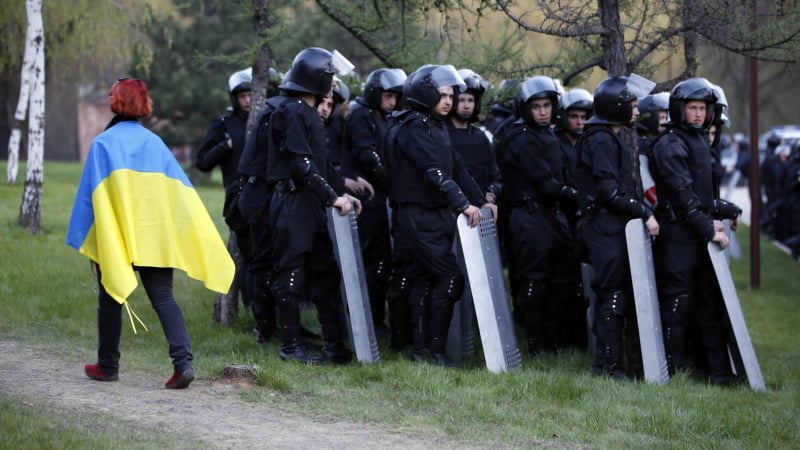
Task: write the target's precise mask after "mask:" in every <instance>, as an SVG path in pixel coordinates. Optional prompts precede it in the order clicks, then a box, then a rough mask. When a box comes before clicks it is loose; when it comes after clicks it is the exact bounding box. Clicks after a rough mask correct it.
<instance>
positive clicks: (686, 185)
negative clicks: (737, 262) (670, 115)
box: [652, 126, 741, 384]
mask: <svg viewBox="0 0 800 450" xmlns="http://www.w3.org/2000/svg"><path fill="white" fill-rule="evenodd" d="M711 163H712V158H711V149H710V147H709V144H708V135H707V133H706V132H705V131H704V130H702V129H695V128H689V127H686V126H670V127H669V129H668V130H667V132H665V133H664V134H662V135H661V136H659V138H658V139H657V140H656V142H655V144H654V147H653V163H652V168H653V172H654V173H653V175H654V179H655V181H656V189H657V190H658V202H659V203H658V208H657V211H656V217H657V218H658V222H659V224H660V225H661V231H660V233H659V238H658V240H657V241H656V243H655V247H654V250H655V252H654V254H655V263H656V275H657V278H658V289H659V300H660V303H661V320H662V322H663V324H664V347H665V350H666V353H667V361H668V366H669V369H670V372H671V373H675V371H676V370H680V369H682V368H683V367H684V366H685V360H686V353H685V351H686V349H685V345H686V330H687V325H688V321H689V318H690V315H691V314H692V313H694V314H695V316H696V317H695V318H696V320H697V322H698V324H699V328H700V330H701V333H702V337H701V339H702V345H703V348H704V350H705V353H706V355H707V359H708V361H707V362H708V370H709V375H710V377H711V381H712V382H714V383H720V384H727V383H729V382H730V378H731V373H730V365H729V363H728V355H727V349H726V346H725V341H724V337H723V329H722V322H721V318H722V317H724V310H723V309H722V308H724V305H723V303H722V302H721V301H720V294H719V287H718V285H717V282H716V277H715V275H714V271H713V268H712V266H711V261H710V259H709V256H708V252H707V249H706V246H707V242H708V241H710V240H711V239H713V237H714V234H715V229H714V223H713V219H714V218H719V219H722V218H730V219H735V218H736V217H737V216H738V214H739V213H740V211H741V210H739V208H738V207H736V206H735V205H733V204H731V203H727V202H725V201H723V200H719V199H715V188H714V178H713V173H712V166H711Z"/></svg>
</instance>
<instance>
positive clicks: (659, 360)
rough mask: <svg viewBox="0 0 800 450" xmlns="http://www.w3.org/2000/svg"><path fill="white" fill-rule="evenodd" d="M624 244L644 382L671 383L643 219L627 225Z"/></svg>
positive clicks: (651, 258) (654, 276)
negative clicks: (637, 328)
mask: <svg viewBox="0 0 800 450" xmlns="http://www.w3.org/2000/svg"><path fill="white" fill-rule="evenodd" d="M625 240H626V243H627V246H628V261H629V263H630V268H631V282H632V284H633V298H634V303H635V304H636V321H637V322H638V326H639V342H640V345H641V348H642V366H643V368H644V378H645V380H646V381H647V382H648V383H653V384H666V382H667V381H668V380H669V372H668V370H667V356H666V352H665V351H664V336H663V334H662V329H661V312H660V310H659V307H658V294H657V292H656V273H655V268H654V266H653V249H652V243H651V242H650V236H649V235H648V234H647V231H646V230H645V227H644V223H643V222H642V219H633V220H631V221H629V222H628V224H627V225H626V226H625Z"/></svg>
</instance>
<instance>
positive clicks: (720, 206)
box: [711, 198, 742, 220]
mask: <svg viewBox="0 0 800 450" xmlns="http://www.w3.org/2000/svg"><path fill="white" fill-rule="evenodd" d="M741 213H742V209H741V208H739V207H738V206H736V204H735V203H731V202H729V201H725V200H723V199H721V198H715V199H714V203H713V207H712V209H711V214H712V215H713V216H714V217H716V218H719V219H731V220H734V219H736V218H737V217H739V214H741Z"/></svg>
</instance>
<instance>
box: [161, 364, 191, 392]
mask: <svg viewBox="0 0 800 450" xmlns="http://www.w3.org/2000/svg"><path fill="white" fill-rule="evenodd" d="M193 380H194V371H193V370H192V369H191V368H189V369H186V370H184V371H177V370H176V371H175V373H173V374H172V378H170V379H169V380H168V381H167V382H166V383H164V387H165V388H167V389H184V388H186V387H188V386H189V384H190V383H191V382H192V381H193Z"/></svg>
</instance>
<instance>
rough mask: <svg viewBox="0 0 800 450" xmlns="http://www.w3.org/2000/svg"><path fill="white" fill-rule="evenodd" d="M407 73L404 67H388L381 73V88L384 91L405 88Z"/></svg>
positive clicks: (398, 90)
mask: <svg viewBox="0 0 800 450" xmlns="http://www.w3.org/2000/svg"><path fill="white" fill-rule="evenodd" d="M406 78H407V77H406V73H405V72H403V69H387V70H385V71H384V72H383V73H382V74H381V79H380V81H381V89H383V90H384V91H396V92H400V91H402V90H403V83H405V82H406Z"/></svg>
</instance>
